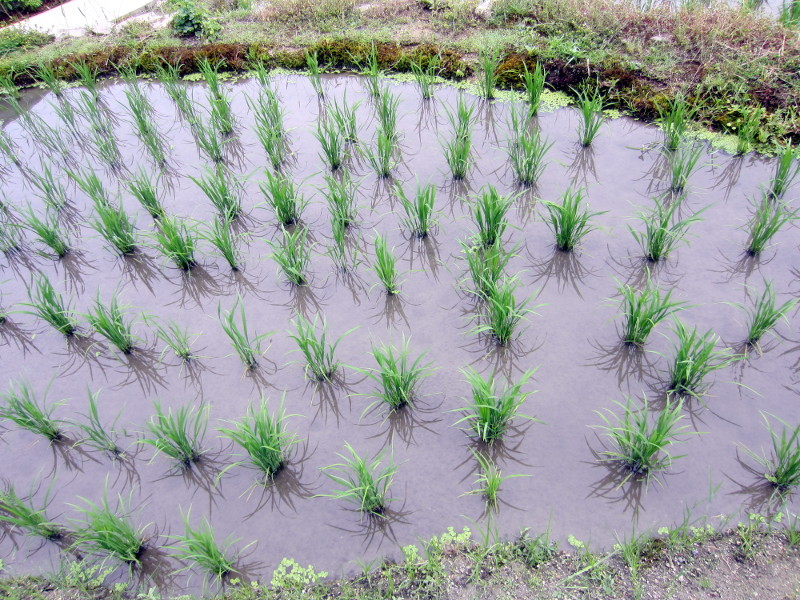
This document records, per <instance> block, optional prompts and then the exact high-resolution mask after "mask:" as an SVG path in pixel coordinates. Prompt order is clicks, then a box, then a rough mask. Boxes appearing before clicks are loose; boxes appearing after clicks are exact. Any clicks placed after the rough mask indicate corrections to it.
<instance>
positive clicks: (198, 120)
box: [191, 115, 225, 163]
mask: <svg viewBox="0 0 800 600" xmlns="http://www.w3.org/2000/svg"><path fill="white" fill-rule="evenodd" d="M191 124H192V133H193V134H194V140H195V143H196V144H197V147H198V148H199V149H200V151H201V152H202V153H203V154H204V155H205V156H206V158H208V159H209V160H210V161H211V162H213V163H221V162H222V161H223V160H224V159H225V154H224V150H225V141H224V140H223V139H220V136H219V133H218V125H217V124H216V123H215V122H214V121H213V119H212V120H211V122H210V123H206V122H205V121H203V118H202V117H201V116H199V115H197V116H195V117H193V120H192V121H191Z"/></svg>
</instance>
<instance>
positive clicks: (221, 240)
mask: <svg viewBox="0 0 800 600" xmlns="http://www.w3.org/2000/svg"><path fill="white" fill-rule="evenodd" d="M200 235H201V237H203V239H205V240H207V241H209V242H210V243H211V244H212V245H213V246H214V247H215V248H216V249H217V251H218V252H219V254H220V256H221V257H222V258H224V259H225V260H226V261H227V263H228V265H229V266H230V268H231V270H232V271H238V270H239V269H240V268H241V252H239V248H238V242H239V239H240V238H241V237H242V236H243V235H245V234H236V233H234V232H233V228H232V227H231V222H230V221H229V220H228V219H213V220H212V221H211V225H209V227H208V229H207V230H206V231H204V232H201V234H200Z"/></svg>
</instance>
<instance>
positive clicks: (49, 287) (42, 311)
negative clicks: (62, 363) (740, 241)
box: [23, 274, 78, 336]
mask: <svg viewBox="0 0 800 600" xmlns="http://www.w3.org/2000/svg"><path fill="white" fill-rule="evenodd" d="M28 299H29V300H30V302H28V303H25V304H23V306H28V307H30V310H26V311H23V312H25V313H26V314H29V315H34V316H37V317H39V318H40V319H42V320H43V321H44V322H46V323H49V324H50V325H52V326H53V328H54V329H55V330H56V331H58V332H59V333H62V334H64V335H66V336H70V335H73V334H74V333H75V332H76V331H77V329H78V322H77V320H76V319H75V313H74V311H73V309H72V306H71V305H72V302H71V301H65V300H64V297H63V296H62V295H61V294H60V293H58V292H57V291H56V290H55V288H54V287H53V284H52V283H50V280H49V279H48V278H47V276H46V275H44V274H40V275H39V276H38V277H37V278H36V279H35V280H34V282H33V284H32V285H31V287H30V288H29V289H28Z"/></svg>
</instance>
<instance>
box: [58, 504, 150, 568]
mask: <svg viewBox="0 0 800 600" xmlns="http://www.w3.org/2000/svg"><path fill="white" fill-rule="evenodd" d="M81 500H82V501H83V506H80V505H73V507H74V508H75V509H76V510H77V511H78V512H79V513H81V515H82V518H80V519H76V520H75V521H74V523H75V526H76V527H75V531H74V532H73V533H72V537H73V539H74V544H73V547H74V548H80V549H82V550H83V551H85V552H88V553H90V554H94V555H104V554H105V555H108V556H110V557H113V558H115V559H117V560H119V561H121V562H123V563H126V564H129V565H138V564H140V562H141V561H140V558H141V554H142V552H143V551H144V548H145V538H144V530H145V528H146V527H137V526H136V525H135V524H134V522H133V519H132V518H131V509H130V503H131V497H130V496H129V497H128V499H127V500H126V499H125V498H124V497H123V496H122V495H121V494H118V495H117V503H116V507H114V508H112V507H111V504H110V503H109V501H108V491H107V490H105V491H104V492H103V498H102V500H101V501H100V503H94V502H92V501H91V500H88V499H86V498H81Z"/></svg>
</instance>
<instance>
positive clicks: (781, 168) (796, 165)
mask: <svg viewBox="0 0 800 600" xmlns="http://www.w3.org/2000/svg"><path fill="white" fill-rule="evenodd" d="M798 156H800V147H792V146H791V144H787V145H785V146H779V147H778V150H777V162H776V163H775V174H774V175H773V176H772V181H771V182H770V184H769V194H770V195H771V196H772V197H773V198H783V195H784V194H785V193H786V190H787V189H789V186H791V185H792V183H794V180H795V179H796V178H797V174H798V173H800V161H798Z"/></svg>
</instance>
